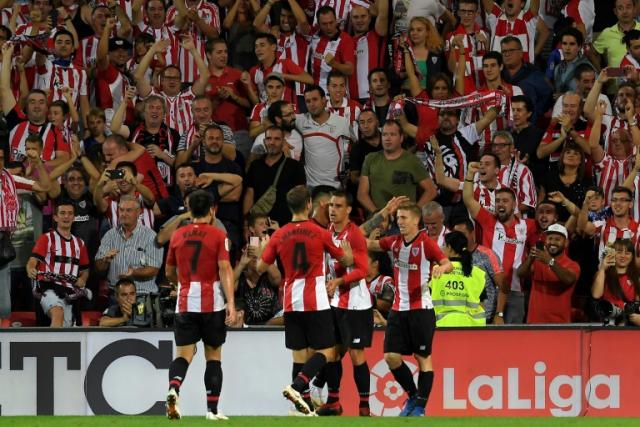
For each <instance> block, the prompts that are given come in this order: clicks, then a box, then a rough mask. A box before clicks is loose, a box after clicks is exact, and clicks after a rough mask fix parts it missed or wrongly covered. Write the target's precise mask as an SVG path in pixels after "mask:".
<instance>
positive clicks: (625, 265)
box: [591, 239, 640, 326]
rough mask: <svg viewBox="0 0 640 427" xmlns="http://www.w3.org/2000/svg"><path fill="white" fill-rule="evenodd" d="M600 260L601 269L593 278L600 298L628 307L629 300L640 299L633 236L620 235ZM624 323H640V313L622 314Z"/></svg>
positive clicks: (615, 304)
mask: <svg viewBox="0 0 640 427" xmlns="http://www.w3.org/2000/svg"><path fill="white" fill-rule="evenodd" d="M613 249H614V250H609V251H607V252H605V253H606V255H605V257H604V259H603V260H602V262H601V263H600V269H599V270H598V273H597V274H596V276H595V279H594V280H593V285H592V287H591V295H592V296H593V297H594V298H596V299H600V298H601V299H602V300H604V301H607V302H610V303H611V304H612V305H614V306H616V307H618V308H620V309H624V305H625V303H628V302H632V301H638V300H640V277H639V274H640V273H639V270H638V267H637V265H636V263H635V262H634V260H635V258H636V251H635V247H634V245H633V242H632V241H631V240H629V239H618V240H616V241H615V243H614V244H613ZM616 320H619V323H620V324H626V323H631V324H634V325H637V326H640V314H638V313H632V314H630V315H629V316H628V317H624V316H620V318H619V319H616Z"/></svg>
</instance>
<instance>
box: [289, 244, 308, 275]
mask: <svg viewBox="0 0 640 427" xmlns="http://www.w3.org/2000/svg"><path fill="white" fill-rule="evenodd" d="M293 269H294V270H298V271H302V272H303V273H306V272H307V271H308V270H309V261H307V248H306V246H305V245H304V243H302V242H298V243H296V244H295V245H294V246H293Z"/></svg>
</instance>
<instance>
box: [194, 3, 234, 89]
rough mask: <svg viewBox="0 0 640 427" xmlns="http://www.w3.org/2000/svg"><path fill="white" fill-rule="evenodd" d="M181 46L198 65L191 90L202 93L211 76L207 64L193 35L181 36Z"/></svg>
mask: <svg viewBox="0 0 640 427" xmlns="http://www.w3.org/2000/svg"><path fill="white" fill-rule="evenodd" d="M239 2H240V0H238V1H236V4H238V3H239ZM182 47H183V48H184V49H186V50H188V51H189V52H191V56H193V58H194V59H195V61H196V65H197V66H198V73H199V74H198V79H197V80H196V81H195V82H193V85H192V86H191V91H192V92H193V93H194V95H196V96H198V95H204V92H205V90H206V89H207V84H208V83H209V77H210V76H211V72H210V71H209V67H207V64H206V63H205V62H204V59H203V58H202V55H201V54H200V52H198V49H196V45H195V43H194V41H193V37H191V36H188V37H185V38H183V39H182Z"/></svg>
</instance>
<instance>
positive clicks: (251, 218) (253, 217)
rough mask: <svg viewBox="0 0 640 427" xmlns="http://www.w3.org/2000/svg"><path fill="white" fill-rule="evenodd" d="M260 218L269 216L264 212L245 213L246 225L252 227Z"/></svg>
mask: <svg viewBox="0 0 640 427" xmlns="http://www.w3.org/2000/svg"><path fill="white" fill-rule="evenodd" d="M260 218H269V215H267V214H266V213H249V214H247V225H248V226H249V227H253V226H254V225H256V222H257V221H258V220H259V219H260Z"/></svg>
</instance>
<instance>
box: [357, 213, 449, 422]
mask: <svg viewBox="0 0 640 427" xmlns="http://www.w3.org/2000/svg"><path fill="white" fill-rule="evenodd" d="M421 215H422V213H421V211H420V208H419V207H418V206H417V205H416V204H414V203H403V204H401V205H400V206H399V207H398V211H397V213H396V219H397V221H398V228H400V235H395V236H389V237H385V238H383V239H380V240H368V241H367V246H368V248H369V250H372V251H385V252H391V259H392V261H393V276H394V277H393V279H394V282H395V283H396V294H395V298H394V301H393V306H392V307H391V311H390V312H389V317H388V319H387V330H386V332H385V336H384V359H385V361H386V362H387V365H388V366H389V370H390V371H391V373H392V374H393V377H394V378H395V379H396V381H397V382H398V383H399V384H400V385H401V386H402V388H403V389H404V391H406V392H407V394H408V395H409V399H408V400H407V402H406V403H405V405H404V408H403V409H402V412H400V416H423V415H424V408H425V406H426V404H427V400H428V399H429V393H430V392H431V387H432V385H433V365H432V363H431V343H432V341H433V335H434V332H435V328H436V316H435V312H434V309H433V301H432V299H431V294H430V293H429V279H430V278H431V276H433V277H434V278H438V277H440V276H441V275H442V274H443V273H448V272H450V271H451V270H453V266H452V265H451V262H450V261H449V259H448V258H447V257H446V256H445V255H444V254H443V253H442V251H441V250H440V248H439V247H438V245H437V243H435V242H434V241H433V240H431V238H429V236H428V235H427V232H426V231H425V230H421V229H420V227H419V223H420V217H421ZM409 354H413V356H414V357H415V358H416V361H417V362H418V366H419V369H420V371H419V373H418V385H417V387H416V384H415V383H414V382H413V374H412V373H411V370H410V369H409V367H408V366H407V364H406V363H405V362H404V361H403V360H402V356H403V355H409Z"/></svg>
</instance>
